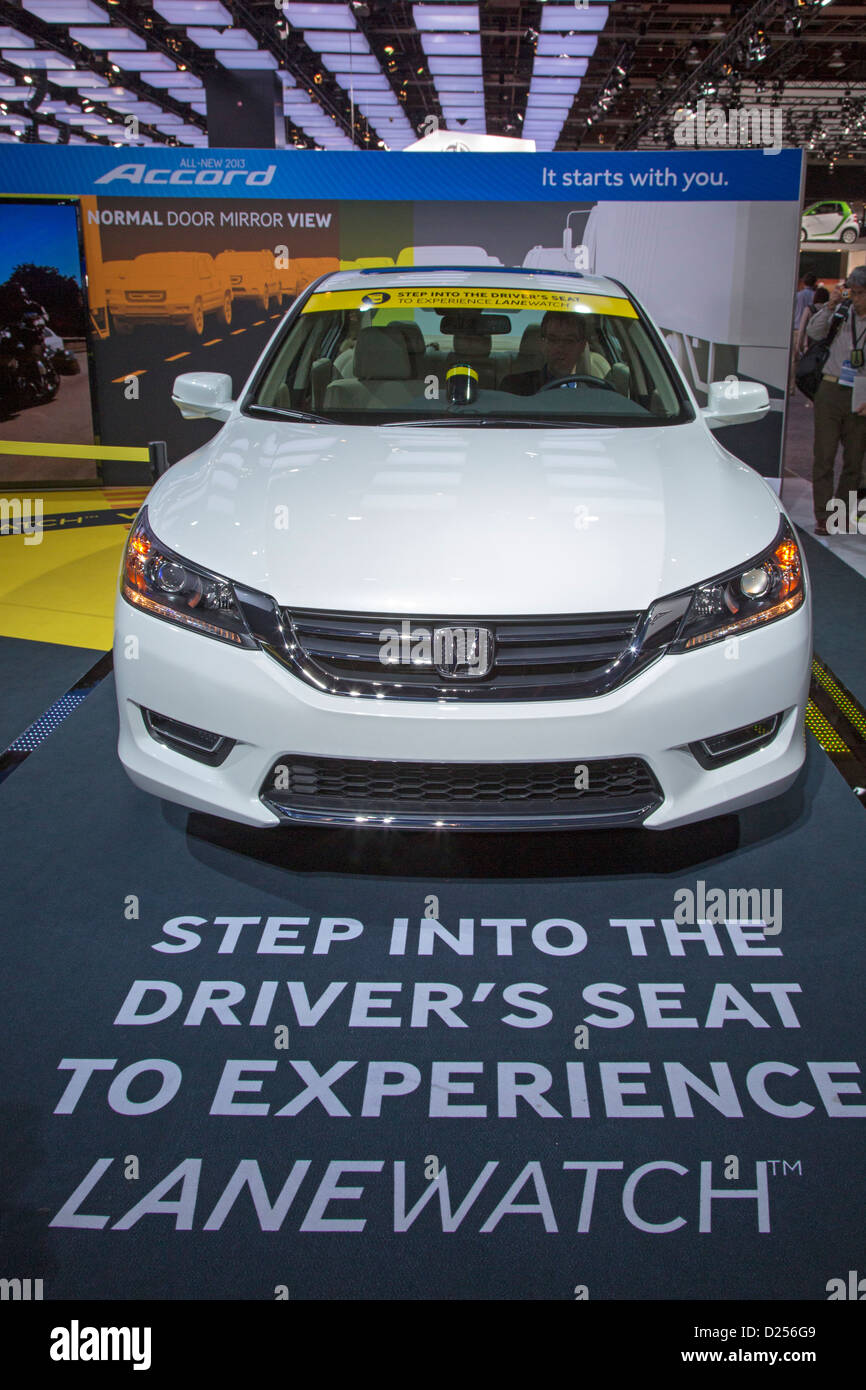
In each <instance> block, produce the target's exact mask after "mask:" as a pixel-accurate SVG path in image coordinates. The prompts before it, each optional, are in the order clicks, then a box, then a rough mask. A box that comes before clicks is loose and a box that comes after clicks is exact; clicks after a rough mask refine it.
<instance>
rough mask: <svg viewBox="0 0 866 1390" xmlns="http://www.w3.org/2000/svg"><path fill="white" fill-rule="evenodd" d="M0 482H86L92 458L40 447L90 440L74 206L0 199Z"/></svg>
mask: <svg viewBox="0 0 866 1390" xmlns="http://www.w3.org/2000/svg"><path fill="white" fill-rule="evenodd" d="M0 440H3V441H8V442H16V441H20V442H21V445H22V451H21V453H20V454H18V453H11V452H10V453H7V452H4V453H2V454H0V480H2V481H4V482H31V481H37V480H43V479H54V480H57V479H59V478H62V479H64V480H66V479H68V480H69V481H76V482H86V481H95V479H96V477H97V471H96V464H95V463H94V461H93V460H92V459H58V458H51V457H48V458H45V457H43V456H41V455H40V453H39V445H41V444H49V443H50V444H79V445H80V444H92V443H93V412H92V406H91V398H90V381H89V374H88V364H87V340H86V311H85V300H84V285H83V273H82V265H81V253H80V245H79V232H78V209H77V206H76V204H75V203H73V202H53V201H52V202H48V201H44V202H43V201H41V200H28V201H19V200H12V199H0Z"/></svg>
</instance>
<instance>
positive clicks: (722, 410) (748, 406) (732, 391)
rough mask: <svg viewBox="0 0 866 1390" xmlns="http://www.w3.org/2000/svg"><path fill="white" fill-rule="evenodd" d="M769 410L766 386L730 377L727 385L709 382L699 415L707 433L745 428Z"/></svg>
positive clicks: (761, 418)
mask: <svg viewBox="0 0 866 1390" xmlns="http://www.w3.org/2000/svg"><path fill="white" fill-rule="evenodd" d="M769 409H770V397H769V395H768V393H767V388H766V386H764V385H763V384H762V383H761V382H760V381H740V380H739V379H738V378H737V377H735V376H731V377H728V379H727V381H711V382H710V385H709V389H708V392H707V405H706V406H705V407H704V409H703V410H702V411H701V414H702V415H703V417H704V419H705V420H706V422H707V424H708V425H709V427H710V429H711V430H718V429H721V428H722V426H723V425H748V424H750V423H751V422H752V421H753V420H763V418H764V416H765V415H767V414H768V412H769Z"/></svg>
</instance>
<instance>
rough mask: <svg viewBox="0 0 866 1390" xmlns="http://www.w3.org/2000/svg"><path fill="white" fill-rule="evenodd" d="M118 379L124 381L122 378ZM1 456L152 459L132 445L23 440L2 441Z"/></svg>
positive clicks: (138, 460)
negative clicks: (29, 455) (43, 442)
mask: <svg viewBox="0 0 866 1390" xmlns="http://www.w3.org/2000/svg"><path fill="white" fill-rule="evenodd" d="M129 375H130V376H141V375H142V374H141V372H130V374H129ZM117 379H118V381H123V377H122V376H121V377H118V378H117ZM0 454H31V455H33V456H34V457H36V458H46V459H123V460H129V459H131V460H134V461H135V462H144V463H146V462H147V460H148V459H149V457H150V455H149V453H148V451H147V449H142V448H140V447H138V446H133V445H131V444H31V443H29V442H27V441H25V440H21V439H0Z"/></svg>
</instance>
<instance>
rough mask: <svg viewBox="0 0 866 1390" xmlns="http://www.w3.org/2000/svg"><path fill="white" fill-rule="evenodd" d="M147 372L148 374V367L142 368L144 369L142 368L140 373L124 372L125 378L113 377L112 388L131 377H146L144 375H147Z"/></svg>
mask: <svg viewBox="0 0 866 1390" xmlns="http://www.w3.org/2000/svg"><path fill="white" fill-rule="evenodd" d="M146 372H147V367H142V368H141V369H140V370H139V371H137V372H124V373H123V376H115V377H112V380H111V384H112V386H117V385H118V384H119V383H120V382H121V381H126V378H127V377H129V376H144V375H145V374H146Z"/></svg>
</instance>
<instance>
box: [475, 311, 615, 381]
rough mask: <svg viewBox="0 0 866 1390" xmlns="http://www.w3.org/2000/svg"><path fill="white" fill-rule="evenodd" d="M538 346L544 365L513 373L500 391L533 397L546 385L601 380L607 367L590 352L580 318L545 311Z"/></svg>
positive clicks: (606, 372)
mask: <svg viewBox="0 0 866 1390" xmlns="http://www.w3.org/2000/svg"><path fill="white" fill-rule="evenodd" d="M541 346H542V351H543V353H544V362H543V363H542V365H541V366H540V367H536V368H535V369H534V370H532V371H529V372H513V373H512V374H511V375H510V376H507V377H505V378H504V379H503V382H502V387H501V389H502V390H503V391H510V392H511V393H512V394H513V395H515V396H533V395H535V393H536V391H540V390H541V388H542V386H546V385H547V384H548V382H551V381H559V380H561V378H562V377H569V376H594V377H598V378H600V379H601V380H604V378H605V377H606V376H607V374H608V372H609V371H610V363H609V362H608V361H607V359H606V358H604V357H602V355H601V353H599V352H591V351H590V348H589V344H588V342H587V339H586V324H585V322H584V320H583V319H582V317H581V315H580V314H577V313H567V312H565V313H563V312H560V311H558V310H556V309H549V310H548V312H547V313H546V314H545V315H544V318H543V319H542V320H541Z"/></svg>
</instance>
